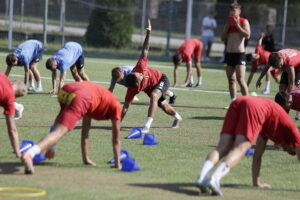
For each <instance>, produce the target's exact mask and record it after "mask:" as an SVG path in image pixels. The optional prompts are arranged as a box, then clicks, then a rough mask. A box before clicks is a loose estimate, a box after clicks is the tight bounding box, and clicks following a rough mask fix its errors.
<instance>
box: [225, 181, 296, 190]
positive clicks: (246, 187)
mask: <svg viewBox="0 0 300 200" xmlns="http://www.w3.org/2000/svg"><path fill="white" fill-rule="evenodd" d="M222 187H224V188H233V189H241V190H263V189H261V188H258V187H253V186H252V185H246V184H234V183H230V184H222ZM265 190H270V191H285V192H299V190H296V189H295V190H292V189H281V188H269V189H265Z"/></svg>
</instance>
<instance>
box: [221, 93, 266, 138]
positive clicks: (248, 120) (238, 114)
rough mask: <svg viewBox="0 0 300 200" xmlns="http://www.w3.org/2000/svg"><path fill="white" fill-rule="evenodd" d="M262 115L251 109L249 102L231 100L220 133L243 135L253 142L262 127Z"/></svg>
mask: <svg viewBox="0 0 300 200" xmlns="http://www.w3.org/2000/svg"><path fill="white" fill-rule="evenodd" d="M264 121H265V120H264V116H260V115H259V114H258V112H256V111H255V110H253V108H252V107H251V104H250V106H249V104H246V103H243V102H241V103H240V101H239V99H237V100H235V101H233V102H232V103H231V105H230V107H229V109H228V111H227V114H226V116H225V120H224V124H223V128H222V130H221V134H223V133H226V134H230V135H243V136H245V137H246V138H247V139H248V140H249V142H250V143H251V144H253V143H254V142H255V140H256V138H257V136H258V134H259V133H260V131H261V129H262V125H263V123H264Z"/></svg>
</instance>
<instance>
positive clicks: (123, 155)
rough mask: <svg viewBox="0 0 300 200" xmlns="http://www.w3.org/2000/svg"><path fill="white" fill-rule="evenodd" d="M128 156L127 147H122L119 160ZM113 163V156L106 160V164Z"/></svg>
mask: <svg viewBox="0 0 300 200" xmlns="http://www.w3.org/2000/svg"><path fill="white" fill-rule="evenodd" d="M129 157H130V154H129V151H128V150H127V149H122V150H121V155H120V161H121V162H122V161H123V160H124V159H125V158H129ZM114 163H115V159H114V158H112V159H111V160H110V161H108V162H107V164H114Z"/></svg>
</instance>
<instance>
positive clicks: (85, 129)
mask: <svg viewBox="0 0 300 200" xmlns="http://www.w3.org/2000/svg"><path fill="white" fill-rule="evenodd" d="M91 121H92V120H91V118H90V117H88V116H87V115H85V116H83V119H82V130H81V154H82V161H83V163H84V164H85V165H92V166H96V163H94V162H93V161H92V160H90V158H89V131H90V127H91Z"/></svg>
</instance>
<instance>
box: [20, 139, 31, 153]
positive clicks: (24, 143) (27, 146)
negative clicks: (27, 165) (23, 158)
mask: <svg viewBox="0 0 300 200" xmlns="http://www.w3.org/2000/svg"><path fill="white" fill-rule="evenodd" d="M33 145H34V142H33V141H31V140H23V141H22V145H21V147H20V153H24V152H25V151H27V150H28V149H30V148H31V147H32V146H33Z"/></svg>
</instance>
